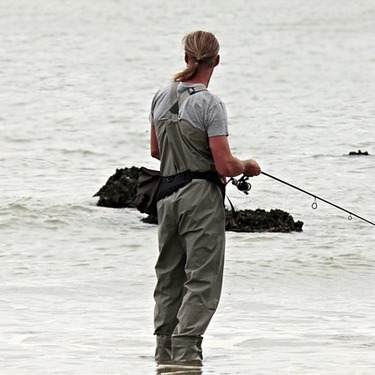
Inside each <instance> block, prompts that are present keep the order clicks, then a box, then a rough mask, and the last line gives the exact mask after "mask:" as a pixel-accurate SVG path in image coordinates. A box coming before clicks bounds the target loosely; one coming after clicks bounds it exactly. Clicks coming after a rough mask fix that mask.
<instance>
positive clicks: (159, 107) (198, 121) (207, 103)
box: [149, 82, 228, 137]
mask: <svg viewBox="0 0 375 375" xmlns="http://www.w3.org/2000/svg"><path fill="white" fill-rule="evenodd" d="M199 85H200V84H186V83H184V82H180V83H179V85H178V88H177V98H178V99H180V97H181V95H182V94H183V93H184V92H185V91H186V90H187V89H188V88H190V87H195V86H199ZM171 87H172V84H171V83H169V84H166V85H164V86H162V87H161V88H160V89H159V90H158V91H157V93H156V94H155V96H154V98H153V100H152V105H151V112H150V116H149V119H150V122H151V124H153V125H154V124H155V122H156V121H158V120H163V119H166V118H168V117H169V116H170V113H169V109H170V108H171V106H172V104H173V103H171V100H170V92H171ZM179 117H180V118H181V119H182V120H185V121H187V122H188V123H189V124H191V125H192V126H193V127H195V128H197V129H200V130H203V131H206V132H207V135H208V136H209V137H213V136H218V135H228V117H227V111H226V109H225V105H224V103H223V102H222V101H221V100H220V99H219V98H218V97H217V96H216V95H214V94H212V93H211V92H209V91H207V90H204V91H199V92H197V93H195V94H192V95H190V96H189V97H188V98H187V99H186V100H185V102H184V103H183V104H182V106H180V110H179Z"/></svg>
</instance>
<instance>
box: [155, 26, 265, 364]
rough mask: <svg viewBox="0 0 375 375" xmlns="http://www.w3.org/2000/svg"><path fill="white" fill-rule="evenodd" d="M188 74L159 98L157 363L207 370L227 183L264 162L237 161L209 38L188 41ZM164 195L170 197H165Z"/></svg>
mask: <svg viewBox="0 0 375 375" xmlns="http://www.w3.org/2000/svg"><path fill="white" fill-rule="evenodd" d="M183 42H184V45H185V62H186V69H185V70H183V71H182V72H180V73H177V74H176V75H175V76H174V82H173V83H171V84H168V85H165V86H163V87H162V88H161V89H159V91H158V92H157V93H156V94H155V96H154V99H153V102H152V107H151V113H150V121H151V140H150V143H151V155H152V156H153V157H154V158H157V159H159V160H160V171H161V174H162V176H166V178H164V179H163V180H162V183H161V186H160V189H159V194H161V196H160V197H159V198H160V200H159V201H158V222H159V233H158V236H159V258H158V261H157V264H156V267H155V270H156V275H157V285H156V287H155V292H154V298H155V318H154V324H155V334H156V337H157V346H156V352H155V359H156V361H158V362H159V363H163V362H169V361H172V362H178V363H189V364H190V363H193V364H198V365H200V364H201V361H202V359H203V356H202V347H201V343H202V336H203V334H204V332H205V331H206V329H207V326H208V324H209V322H210V320H211V318H212V316H213V314H214V313H215V311H216V309H217V306H218V303H219V299H220V293H221V287H222V279H223V267H224V249H225V210H224V205H223V190H224V189H223V186H224V184H223V183H222V182H221V181H224V180H225V177H232V176H238V175H240V174H244V175H245V176H249V177H252V176H257V175H259V173H260V167H259V165H258V163H257V162H256V161H255V160H253V159H246V160H240V159H238V158H237V157H235V156H233V155H232V152H231V149H230V146H229V143H228V140H227V135H228V121H227V114H226V110H225V106H224V104H223V103H222V102H221V100H220V99H219V98H218V97H216V96H215V95H213V94H212V93H210V92H209V91H208V90H207V87H208V85H209V82H210V79H211V76H212V73H213V71H214V69H215V67H216V66H217V65H218V64H219V62H220V56H219V43H218V41H217V39H216V37H215V36H214V35H213V34H212V33H210V32H206V31H195V32H192V33H189V34H188V35H186V36H185V37H184V39H183ZM163 193H164V194H163Z"/></svg>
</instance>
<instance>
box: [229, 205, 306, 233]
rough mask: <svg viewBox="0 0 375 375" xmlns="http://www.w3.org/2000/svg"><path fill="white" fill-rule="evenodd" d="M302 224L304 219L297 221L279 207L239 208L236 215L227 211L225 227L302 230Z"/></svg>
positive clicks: (244, 230)
mask: <svg viewBox="0 0 375 375" xmlns="http://www.w3.org/2000/svg"><path fill="white" fill-rule="evenodd" d="M302 226H303V222H302V221H297V222H295V221H294V220H293V217H292V216H291V215H290V214H289V213H288V212H285V211H282V210H279V209H276V210H270V211H269V212H267V211H265V210H262V209H256V210H254V211H253V210H239V211H236V213H235V214H234V215H233V214H232V212H230V211H227V212H226V224H225V229H226V230H227V231H232V232H282V233H288V232H302Z"/></svg>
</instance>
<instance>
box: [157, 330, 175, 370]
mask: <svg viewBox="0 0 375 375" xmlns="http://www.w3.org/2000/svg"><path fill="white" fill-rule="evenodd" d="M155 361H156V362H157V363H158V364H168V363H171V361H172V339H171V336H167V335H157V336H156V350H155Z"/></svg>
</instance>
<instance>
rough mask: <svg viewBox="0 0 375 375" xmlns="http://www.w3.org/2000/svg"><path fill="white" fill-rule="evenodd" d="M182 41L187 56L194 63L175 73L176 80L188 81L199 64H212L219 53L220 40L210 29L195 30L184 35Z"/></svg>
mask: <svg viewBox="0 0 375 375" xmlns="http://www.w3.org/2000/svg"><path fill="white" fill-rule="evenodd" d="M182 43H183V44H184V46H185V54H186V56H187V57H188V58H189V59H191V60H193V62H194V63H193V64H189V66H188V67H186V69H185V70H183V71H182V72H179V73H177V74H175V75H174V77H173V80H174V81H187V80H188V79H190V78H192V77H193V76H194V75H195V74H196V73H197V71H198V67H199V64H206V65H211V64H212V63H213V62H214V60H215V58H216V56H217V55H218V54H219V49H220V45H219V42H218V40H217V39H216V37H215V35H214V34H212V33H210V32H208V31H202V30H198V31H193V32H191V33H189V34H187V35H185V36H184V38H183V39H182Z"/></svg>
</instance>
